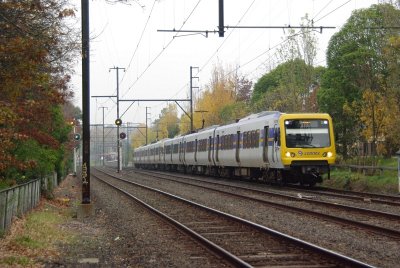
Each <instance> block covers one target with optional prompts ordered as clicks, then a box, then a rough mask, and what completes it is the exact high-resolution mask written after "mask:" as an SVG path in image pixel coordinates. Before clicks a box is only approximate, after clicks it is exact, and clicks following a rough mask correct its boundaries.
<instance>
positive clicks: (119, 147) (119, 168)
mask: <svg viewBox="0 0 400 268" xmlns="http://www.w3.org/2000/svg"><path fill="white" fill-rule="evenodd" d="M111 70H115V71H116V73H117V119H120V118H119V70H124V71H125V68H120V67H113V68H110V70H109V71H110V72H111ZM117 155H118V169H117V172H118V173H119V172H120V171H121V162H120V159H121V143H120V138H119V125H118V126H117Z"/></svg>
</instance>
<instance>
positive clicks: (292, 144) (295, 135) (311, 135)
mask: <svg viewBox="0 0 400 268" xmlns="http://www.w3.org/2000/svg"><path fill="white" fill-rule="evenodd" d="M285 139H286V146H287V147H289V148H324V147H329V146H330V145H331V142H330V137H329V122H328V120H324V119H307V120H305V119H293V120H285Z"/></svg>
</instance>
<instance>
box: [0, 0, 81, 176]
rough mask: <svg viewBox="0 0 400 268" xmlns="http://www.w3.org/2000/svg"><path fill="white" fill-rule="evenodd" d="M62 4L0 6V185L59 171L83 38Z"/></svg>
mask: <svg viewBox="0 0 400 268" xmlns="http://www.w3.org/2000/svg"><path fill="white" fill-rule="evenodd" d="M73 16H74V10H73V9H71V8H69V7H68V3H67V2H66V1H63V0H61V1H60V0H43V1H41V0H37V1H28V0H22V1H2V2H0V96H1V99H0V182H1V181H3V182H4V181H5V180H6V179H12V180H16V181H18V180H21V178H23V179H28V178H32V177H39V176H44V175H47V174H45V173H47V172H50V171H52V170H53V171H54V170H56V169H58V168H60V163H61V162H62V161H64V154H65V150H64V148H65V145H66V144H67V143H68V135H69V132H70V130H71V126H70V125H69V124H68V122H67V120H66V119H65V118H64V114H63V110H62V105H63V104H65V103H66V102H68V101H69V100H70V99H71V97H72V92H71V90H70V89H69V87H68V82H69V80H70V74H71V70H72V66H71V64H72V62H73V61H72V59H73V57H75V56H76V52H77V51H78V50H77V48H79V45H78V43H77V42H76V40H77V37H78V35H77V34H76V33H75V32H74V31H73V30H72V28H70V27H68V25H67V20H68V19H69V18H71V17H73Z"/></svg>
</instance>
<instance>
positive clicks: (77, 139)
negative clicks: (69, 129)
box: [74, 133, 81, 141]
mask: <svg viewBox="0 0 400 268" xmlns="http://www.w3.org/2000/svg"><path fill="white" fill-rule="evenodd" d="M80 139H81V135H80V134H79V133H75V134H74V140H76V141H79V140H80Z"/></svg>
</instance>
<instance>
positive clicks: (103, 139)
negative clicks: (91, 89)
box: [99, 106, 108, 167]
mask: <svg viewBox="0 0 400 268" xmlns="http://www.w3.org/2000/svg"><path fill="white" fill-rule="evenodd" d="M99 109H103V157H102V159H103V167H104V158H105V157H104V156H105V150H104V109H108V108H107V107H104V106H102V107H99Z"/></svg>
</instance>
